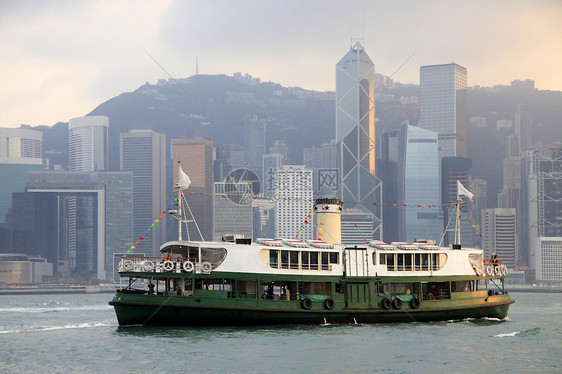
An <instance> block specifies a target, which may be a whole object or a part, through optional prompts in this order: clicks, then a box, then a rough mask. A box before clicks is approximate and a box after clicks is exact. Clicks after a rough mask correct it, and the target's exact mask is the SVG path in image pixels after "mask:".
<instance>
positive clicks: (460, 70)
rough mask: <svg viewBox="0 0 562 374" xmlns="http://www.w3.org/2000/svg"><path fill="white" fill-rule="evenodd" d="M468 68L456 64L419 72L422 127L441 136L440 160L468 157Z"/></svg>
mask: <svg viewBox="0 0 562 374" xmlns="http://www.w3.org/2000/svg"><path fill="white" fill-rule="evenodd" d="M467 105H468V104H467V92H466V68H464V67H462V66H460V65H457V64H455V63H450V64H444V65H429V66H422V67H421V68H420V122H419V127H421V128H424V129H427V130H431V131H435V132H436V133H437V134H438V136H439V158H442V157H466V143H467V128H466V127H467V121H468V116H467Z"/></svg>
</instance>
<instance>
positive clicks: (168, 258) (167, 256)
mask: <svg viewBox="0 0 562 374" xmlns="http://www.w3.org/2000/svg"><path fill="white" fill-rule="evenodd" d="M166 261H172V254H171V253H170V252H168V254H167V255H166Z"/></svg>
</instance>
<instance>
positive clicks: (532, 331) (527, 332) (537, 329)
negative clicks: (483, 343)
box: [494, 327, 543, 338]
mask: <svg viewBox="0 0 562 374" xmlns="http://www.w3.org/2000/svg"><path fill="white" fill-rule="evenodd" d="M542 330H543V329H541V328H540V327H535V328H532V329H528V330H523V331H514V332H509V333H505V334H498V335H494V338H507V337H513V336H522V337H525V336H532V335H538V334H541V333H542V332H543V331H542Z"/></svg>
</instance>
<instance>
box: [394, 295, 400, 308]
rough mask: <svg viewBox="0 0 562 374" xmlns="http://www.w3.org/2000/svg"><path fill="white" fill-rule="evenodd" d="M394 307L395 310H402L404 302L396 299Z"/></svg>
mask: <svg viewBox="0 0 562 374" xmlns="http://www.w3.org/2000/svg"><path fill="white" fill-rule="evenodd" d="M392 307H393V308H394V309H401V308H402V300H401V299H400V298H398V297H397V298H395V299H394V300H392Z"/></svg>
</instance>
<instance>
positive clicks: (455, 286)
mask: <svg viewBox="0 0 562 374" xmlns="http://www.w3.org/2000/svg"><path fill="white" fill-rule="evenodd" d="M470 283H472V282H470V281H458V282H451V291H453V292H468V291H472V290H471V289H470V286H471V284H470Z"/></svg>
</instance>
